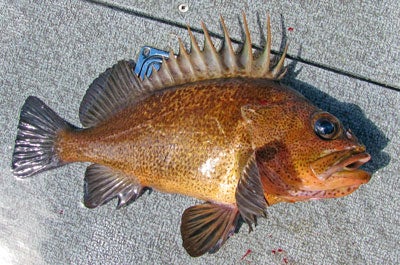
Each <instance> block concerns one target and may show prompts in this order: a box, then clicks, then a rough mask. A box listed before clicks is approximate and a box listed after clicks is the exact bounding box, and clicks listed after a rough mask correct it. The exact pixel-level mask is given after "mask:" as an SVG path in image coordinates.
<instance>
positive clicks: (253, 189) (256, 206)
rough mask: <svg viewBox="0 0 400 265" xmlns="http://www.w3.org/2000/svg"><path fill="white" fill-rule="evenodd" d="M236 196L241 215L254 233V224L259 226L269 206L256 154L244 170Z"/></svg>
mask: <svg viewBox="0 0 400 265" xmlns="http://www.w3.org/2000/svg"><path fill="white" fill-rule="evenodd" d="M235 196H236V204H237V206H238V208H239V212H240V215H241V216H242V218H243V220H244V221H245V222H246V223H247V224H248V225H249V227H250V231H252V230H253V229H252V224H253V223H254V224H255V225H257V217H258V216H263V217H265V216H266V213H265V210H266V208H267V206H268V205H267V201H266V200H265V197H264V192H263V188H262V184H261V180H260V173H259V170H258V166H257V162H256V159H255V154H253V155H252V156H251V157H250V158H249V160H248V162H247V164H246V166H245V167H244V168H243V171H242V173H241V177H240V180H239V183H238V186H237V188H236V195H235Z"/></svg>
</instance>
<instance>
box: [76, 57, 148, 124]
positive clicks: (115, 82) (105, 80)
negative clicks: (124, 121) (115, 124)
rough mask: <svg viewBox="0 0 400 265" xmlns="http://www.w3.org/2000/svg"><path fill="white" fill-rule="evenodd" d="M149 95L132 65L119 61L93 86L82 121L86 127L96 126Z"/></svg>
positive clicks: (82, 110)
mask: <svg viewBox="0 0 400 265" xmlns="http://www.w3.org/2000/svg"><path fill="white" fill-rule="evenodd" d="M150 93H151V91H148V90H147V89H146V87H144V86H143V84H142V81H141V80H140V79H139V77H137V76H136V75H135V74H134V73H133V64H132V63H130V62H128V61H119V62H118V63H117V64H115V65H114V66H113V67H112V68H109V69H107V70H106V71H105V72H104V73H102V74H101V75H100V76H99V77H98V78H97V79H95V80H94V81H93V83H92V84H91V85H90V87H89V89H88V90H87V91H86V94H85V96H84V97H83V100H82V103H81V106H80V108H79V118H80V120H81V123H82V125H83V126H84V127H91V126H94V125H96V124H98V123H100V122H102V121H104V120H106V119H107V118H108V117H110V116H111V115H113V114H114V113H116V112H117V111H119V110H121V109H122V108H123V107H125V106H126V105H127V104H129V103H131V104H132V103H134V102H137V101H139V100H141V99H143V98H144V97H146V96H147V95H149V94H150Z"/></svg>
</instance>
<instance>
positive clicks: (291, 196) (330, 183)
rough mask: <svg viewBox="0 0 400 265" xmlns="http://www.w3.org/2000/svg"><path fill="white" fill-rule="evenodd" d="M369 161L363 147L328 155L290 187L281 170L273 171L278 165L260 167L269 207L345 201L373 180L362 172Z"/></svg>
mask: <svg viewBox="0 0 400 265" xmlns="http://www.w3.org/2000/svg"><path fill="white" fill-rule="evenodd" d="M370 158H371V157H370V155H369V154H368V153H366V152H365V147H363V146H358V147H353V148H349V149H347V150H342V151H333V152H330V153H327V154H326V153H325V154H324V155H323V156H322V157H320V158H319V159H317V160H315V161H314V162H313V163H311V164H310V166H309V170H307V171H304V172H302V173H301V174H300V175H299V176H298V177H299V180H300V181H299V182H291V183H289V182H287V181H286V180H285V179H286V178H284V177H282V175H281V174H282V172H283V171H284V170H282V167H281V168H279V167H277V168H274V166H275V167H276V166H277V165H278V163H272V164H269V165H268V164H259V166H260V170H261V172H260V173H261V176H262V177H261V180H262V184H263V189H264V196H265V198H266V200H267V201H268V204H269V205H272V204H276V203H279V202H299V201H307V200H316V199H327V198H339V197H344V196H346V195H349V194H351V193H352V192H354V191H355V190H357V189H358V188H359V187H360V186H361V185H362V184H365V183H367V182H368V181H369V180H370V178H371V174H370V173H368V172H366V171H364V170H362V169H359V167H360V166H362V165H363V164H365V163H366V162H368V161H369V160H370ZM281 166H282V165H281ZM285 168H286V167H285ZM278 172H280V173H278Z"/></svg>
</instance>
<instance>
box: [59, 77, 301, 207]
mask: <svg viewBox="0 0 400 265" xmlns="http://www.w3.org/2000/svg"><path fill="white" fill-rule="evenodd" d="M290 99H293V100H296V101H297V102H298V103H299V104H301V103H303V102H306V100H305V99H304V98H303V97H302V96H300V95H299V94H297V93H295V92H294V91H292V90H290V89H289V88H286V87H284V86H281V85H277V83H276V82H273V81H268V82H266V81H265V80H262V79H246V78H230V79H215V80H207V81H202V82H198V83H196V84H187V85H181V86H179V87H176V88H171V89H168V90H166V91H162V92H160V93H157V94H156V95H153V96H151V97H149V98H147V99H146V100H143V101H141V102H140V103H138V104H136V105H135V106H132V107H128V108H126V109H123V110H122V111H120V112H119V113H117V114H116V115H115V116H114V117H113V118H112V119H110V120H107V121H106V122H104V123H102V124H99V125H98V126H96V127H93V128H90V129H87V130H82V131H63V132H62V133H61V134H60V135H59V136H58V139H57V146H58V149H59V150H58V151H57V153H58V154H59V157H60V159H61V160H62V161H65V162H77V161H89V162H93V163H97V164H101V165H105V166H108V167H110V168H113V169H116V170H120V171H122V172H124V173H125V174H127V175H129V176H132V178H136V179H137V180H138V181H139V182H140V183H141V184H142V185H143V186H147V187H152V188H155V189H157V190H160V191H165V192H170V193H181V194H184V195H188V196H193V197H197V198H199V199H202V200H206V201H213V202H219V203H235V191H236V186H237V183H238V181H239V178H240V171H241V168H243V166H244V165H245V163H246V162H247V160H248V158H249V156H250V154H251V152H252V150H253V148H252V145H251V140H250V135H249V132H248V126H247V124H246V120H245V119H244V118H243V115H242V108H243V107H244V106H249V105H260V104H266V101H267V100H268V104H274V103H276V102H279V101H286V100H290ZM260 102H261V103H260ZM307 104H308V103H307Z"/></svg>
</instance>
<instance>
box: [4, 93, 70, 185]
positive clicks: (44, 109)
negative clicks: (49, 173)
mask: <svg viewBox="0 0 400 265" xmlns="http://www.w3.org/2000/svg"><path fill="white" fill-rule="evenodd" d="M74 129H76V127H75V126H73V125H72V124H70V123H68V122H67V121H65V120H63V119H62V118H61V117H60V116H58V115H57V114H56V113H55V112H54V111H53V110H51V109H50V108H49V107H48V106H47V105H46V104H45V103H43V101H41V100H40V99H38V98H37V97H33V96H30V97H28V98H27V99H26V100H25V103H24V105H23V107H22V109H21V114H20V121H19V124H18V133H17V139H16V140H15V147H14V152H13V157H12V165H11V167H12V170H13V173H14V175H15V176H17V177H20V178H25V177H29V176H32V175H34V174H37V173H39V172H42V171H45V170H49V169H52V168H56V167H59V166H62V165H64V164H65V162H63V161H62V160H61V159H60V158H59V157H58V155H57V150H56V148H55V144H56V140H57V134H58V132H59V131H61V130H74Z"/></svg>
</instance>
